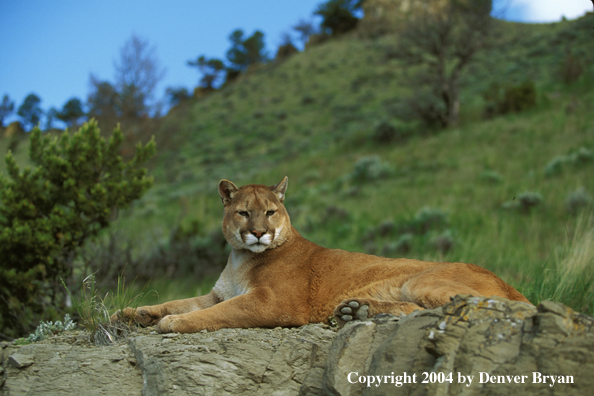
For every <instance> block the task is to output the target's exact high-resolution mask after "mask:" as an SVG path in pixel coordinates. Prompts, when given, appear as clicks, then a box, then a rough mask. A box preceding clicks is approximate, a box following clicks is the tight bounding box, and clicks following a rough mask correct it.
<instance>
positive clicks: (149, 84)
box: [114, 35, 165, 117]
mask: <svg viewBox="0 0 594 396" xmlns="http://www.w3.org/2000/svg"><path fill="white" fill-rule="evenodd" d="M114 67H115V69H116V74H115V81H116V83H115V86H116V89H117V91H118V93H119V102H120V103H119V107H120V110H121V112H122V115H124V116H131V117H139V116H142V115H146V114H148V113H149V112H150V111H151V109H152V103H151V102H152V101H153V98H154V91H155V87H156V86H157V84H158V83H159V81H160V80H161V79H162V78H163V77H164V75H165V70H164V69H162V68H161V66H160V63H159V59H158V58H157V55H156V49H155V47H151V46H150V45H149V42H148V40H144V39H142V38H140V37H138V36H136V35H132V37H130V39H129V40H128V41H127V42H126V44H124V46H123V47H122V48H121V50H120V58H119V60H118V62H115V63H114Z"/></svg>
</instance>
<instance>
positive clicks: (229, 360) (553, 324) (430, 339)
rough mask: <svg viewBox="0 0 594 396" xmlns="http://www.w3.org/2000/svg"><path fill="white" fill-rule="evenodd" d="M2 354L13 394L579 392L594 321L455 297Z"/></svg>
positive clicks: (557, 309)
mask: <svg viewBox="0 0 594 396" xmlns="http://www.w3.org/2000/svg"><path fill="white" fill-rule="evenodd" d="M0 361H1V362H2V366H1V367H0V395H11V396H13V395H37V394H40V395H41V394H51V395H69V396H71V395H73V394H88V395H102V394H105V395H111V394H131V395H134V394H136V395H138V394H142V395H145V396H147V395H169V394H174V395H254V394H257V395H258V396H266V395H297V394H299V395H322V394H324V395H361V394H362V395H404V394H406V395H482V394H490V395H505V396H509V395H512V394H522V395H540V394H547V395H584V394H589V393H590V392H591V389H593V388H594V376H593V375H592V374H591V373H592V372H593V371H594V319H593V318H591V317H589V316H586V315H582V314H578V313H575V312H573V311H572V310H571V309H569V308H567V307H565V306H563V305H562V304H558V303H552V302H549V301H547V302H543V303H542V304H540V305H539V306H538V309H537V308H535V307H533V306H531V305H528V304H524V303H520V302H512V301H508V300H504V299H501V298H477V297H469V296H458V297H456V298H455V299H454V300H453V301H452V302H451V303H449V304H446V305H445V306H444V307H442V308H438V309H434V310H425V311H415V312H413V313H412V314H410V315H408V316H400V317H397V316H393V315H385V314H382V315H378V316H376V317H375V318H372V319H368V320H364V321H353V322H349V323H347V324H346V325H345V327H344V328H343V329H341V330H340V331H338V332H336V330H335V329H331V328H329V327H328V326H325V325H320V324H314V325H307V326H302V327H299V328H293V329H281V328H276V329H223V330H219V331H216V332H200V333H197V334H172V335H161V334H153V333H152V332H151V331H150V329H146V330H144V331H142V332H140V333H138V334H137V335H134V336H133V337H132V338H131V339H130V340H129V341H128V343H125V344H122V345H118V346H109V347H90V346H88V345H83V344H82V343H81V342H80V337H79V338H76V336H72V339H71V340H70V341H67V340H66V341H64V340H61V339H54V340H46V341H43V342H40V343H35V344H30V345H25V346H15V345H2V348H0ZM405 373H406V374H405ZM424 373H427V374H424ZM431 373H432V374H431ZM533 373H537V374H533ZM450 374H451V377H450ZM522 376H525V378H524V383H521V380H522V378H523V377H522ZM533 376H535V377H533ZM544 376H547V382H546V383H543V381H544ZM551 376H555V377H551ZM371 378H373V383H372V382H371ZM448 378H451V381H449V380H448ZM360 379H361V381H360ZM470 379H471V380H472V382H471V383H470V386H468V385H469V380H470ZM552 379H554V380H555V383H554V384H552V383H551V380H552ZM349 380H350V381H349ZM423 380H426V383H423ZM463 380H464V381H463ZM481 380H482V381H481ZM534 380H540V383H533V382H534ZM569 380H572V381H573V383H561V381H564V382H568V381H569ZM379 381H381V384H380V383H379ZM510 381H511V382H510ZM515 381H519V382H520V383H516V382H515ZM481 382H482V383H481ZM376 385H379V386H376ZM551 385H552V386H551Z"/></svg>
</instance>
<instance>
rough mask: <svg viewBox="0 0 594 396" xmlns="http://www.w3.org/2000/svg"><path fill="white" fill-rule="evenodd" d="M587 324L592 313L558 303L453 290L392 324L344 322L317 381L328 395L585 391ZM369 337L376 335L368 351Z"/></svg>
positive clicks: (590, 384) (590, 342)
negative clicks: (443, 300) (435, 305)
mask: <svg viewBox="0 0 594 396" xmlns="http://www.w3.org/2000/svg"><path fill="white" fill-rule="evenodd" d="M366 323H367V324H366ZM362 326H365V327H362ZM383 328H386V329H387V328H389V329H390V330H388V331H387V332H386V333H384V329H383ZM593 328H594V319H593V318H591V317H589V316H586V315H582V314H578V313H575V312H573V311H572V310H571V309H569V308H567V307H565V306H563V305H562V304H559V303H553V302H550V301H546V302H543V303H542V304H540V305H539V306H538V309H536V308H535V307H533V306H531V305H528V304H525V303H521V302H512V301H509V300H505V299H502V298H498V297H491V298H478V297H469V296H457V297H456V298H455V299H454V300H453V301H452V302H451V303H449V304H446V305H445V306H444V307H442V308H439V309H435V310H426V311H421V312H414V313H413V314H411V315H409V316H407V317H405V318H403V319H401V320H400V321H399V322H397V323H396V324H394V323H390V322H389V321H385V319H373V320H371V321H368V322H363V323H361V322H360V323H359V324H357V322H354V323H352V324H350V323H349V324H347V325H346V326H345V327H344V329H343V330H341V332H340V333H339V334H338V336H337V337H336V339H335V341H334V343H333V345H332V347H331V350H330V357H331V358H330V359H329V362H328V365H327V366H326V372H325V374H324V384H323V386H324V389H325V390H326V391H327V393H328V394H332V395H353V394H362V395H482V394H489V395H505V396H509V395H512V394H522V395H541V394H547V395H572V394H575V395H584V394H589V392H590V391H591V389H593V388H594V376H592V375H591V374H590V373H591V372H592V371H593V370H594V331H593ZM370 340H373V343H375V344H377V342H378V341H379V340H383V341H381V343H380V345H379V346H378V347H377V348H373V347H372V348H370V350H369V352H367V349H366V348H367V345H369V343H370ZM346 341H348V342H346ZM334 357H335V358H336V360H335V361H333V360H332V358H334ZM351 373H353V374H351ZM354 373H357V374H354ZM404 373H406V376H405V374H404ZM440 373H441V376H440ZM481 373H482V374H481ZM534 373H536V374H534ZM349 374H350V375H351V376H350V377H349ZM450 374H451V377H448V375H450ZM361 376H362V378H361V379H362V380H363V382H362V383H361V381H359V377H361ZM469 376H470V377H471V378H472V383H471V384H470V385H469ZM522 376H525V377H524V378H523V380H524V383H521V381H522ZM544 376H548V377H547V382H546V383H544V382H543V381H544ZM551 376H554V377H553V378H554V379H555V381H556V383H555V384H554V385H553V384H552V383H551V380H552V379H553V378H551ZM398 377H400V378H398ZM372 378H373V382H371V381H372ZM449 378H451V381H449V380H448V379H449ZM349 379H350V380H351V381H350V382H349ZM380 380H381V381H382V382H381V384H378V382H379V381H380ZM405 380H408V383H402V382H404V381H405ZM423 380H426V383H423ZM510 381H511V382H510ZM516 381H518V382H520V383H516ZM560 381H565V382H568V381H573V383H561V382H560ZM351 382H354V383H351ZM481 382H482V383H481ZM468 385H469V386H468Z"/></svg>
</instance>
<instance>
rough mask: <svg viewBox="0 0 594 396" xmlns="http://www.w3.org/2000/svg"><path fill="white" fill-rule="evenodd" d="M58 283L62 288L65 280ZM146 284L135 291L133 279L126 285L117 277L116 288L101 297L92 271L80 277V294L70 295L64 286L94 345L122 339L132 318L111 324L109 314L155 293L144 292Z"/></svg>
mask: <svg viewBox="0 0 594 396" xmlns="http://www.w3.org/2000/svg"><path fill="white" fill-rule="evenodd" d="M62 283H63V284H64V287H66V284H65V282H64V281H62ZM147 287H148V284H147V285H145V286H144V287H142V288H141V290H140V291H139V292H138V290H137V287H136V286H135V285H134V282H132V283H131V284H129V285H127V284H126V282H125V278H124V276H119V277H118V285H117V289H116V290H115V291H114V292H107V293H105V294H104V295H103V297H102V294H103V293H102V291H101V290H100V289H99V288H98V287H97V281H96V279H95V274H91V275H89V276H87V277H86V278H84V279H83V280H82V282H81V285H80V288H79V290H80V293H74V294H73V293H72V292H71V291H70V290H69V289H68V287H66V290H67V292H68V296H69V297H70V300H71V301H72V305H73V307H74V308H75V309H76V311H77V313H78V316H79V319H80V320H79V324H80V325H81V326H82V327H84V328H85V329H86V330H87V331H88V332H89V333H90V336H89V337H90V341H91V342H93V343H94V344H95V345H109V344H115V343H117V342H118V341H120V340H123V339H126V338H127V337H128V335H129V333H130V331H131V330H132V327H133V326H134V325H135V323H133V320H132V319H129V320H128V321H117V322H114V323H111V321H110V317H111V315H112V314H114V313H115V312H117V311H122V310H123V309H124V308H127V307H130V308H133V309H135V308H137V307H138V306H139V305H141V304H142V303H143V302H144V300H145V299H146V298H147V296H148V295H150V294H152V293H156V292H154V291H152V290H151V291H147Z"/></svg>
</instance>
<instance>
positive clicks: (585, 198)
mask: <svg viewBox="0 0 594 396" xmlns="http://www.w3.org/2000/svg"><path fill="white" fill-rule="evenodd" d="M593 203H594V200H592V196H591V195H590V194H588V193H587V192H586V190H585V189H584V188H583V187H581V188H578V189H577V190H575V191H573V192H572V193H570V194H569V195H568V196H567V199H566V200H565V208H566V209H567V211H568V212H569V213H571V214H576V213H578V212H579V211H581V210H583V209H586V208H589V207H592V204H593Z"/></svg>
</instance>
